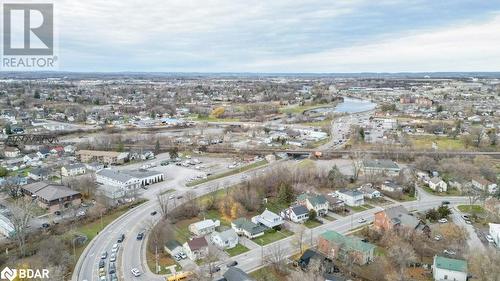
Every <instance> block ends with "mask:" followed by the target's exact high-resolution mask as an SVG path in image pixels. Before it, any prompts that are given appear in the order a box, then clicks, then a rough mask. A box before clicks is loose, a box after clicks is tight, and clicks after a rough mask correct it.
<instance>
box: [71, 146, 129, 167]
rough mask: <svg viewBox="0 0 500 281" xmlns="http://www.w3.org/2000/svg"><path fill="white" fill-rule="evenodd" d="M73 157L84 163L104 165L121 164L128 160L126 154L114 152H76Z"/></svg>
mask: <svg viewBox="0 0 500 281" xmlns="http://www.w3.org/2000/svg"><path fill="white" fill-rule="evenodd" d="M75 155H76V158H77V159H78V161H81V162H85V163H89V162H99V163H102V164H105V165H119V164H123V163H125V162H126V161H127V159H128V153H127V152H115V151H98V150H78V151H77V152H76V153H75Z"/></svg>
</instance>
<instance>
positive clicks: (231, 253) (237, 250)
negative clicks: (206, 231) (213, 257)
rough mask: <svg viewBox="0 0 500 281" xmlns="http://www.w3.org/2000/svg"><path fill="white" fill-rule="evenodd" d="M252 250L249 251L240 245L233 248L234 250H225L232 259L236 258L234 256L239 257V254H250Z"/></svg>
mask: <svg viewBox="0 0 500 281" xmlns="http://www.w3.org/2000/svg"><path fill="white" fill-rule="evenodd" d="M249 250H250V249H248V248H247V247H245V246H243V245H241V244H238V245H236V247H234V248H232V249H226V250H224V251H225V252H226V253H227V254H228V255H229V256H230V257H234V256H237V255H239V254H243V253H245V252H248V251H249Z"/></svg>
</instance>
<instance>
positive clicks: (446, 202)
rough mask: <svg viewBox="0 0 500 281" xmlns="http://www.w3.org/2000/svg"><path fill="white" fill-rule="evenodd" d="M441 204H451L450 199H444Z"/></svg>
mask: <svg viewBox="0 0 500 281" xmlns="http://www.w3.org/2000/svg"><path fill="white" fill-rule="evenodd" d="M441 205H450V201H442V202H441Z"/></svg>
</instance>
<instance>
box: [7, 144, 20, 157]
mask: <svg viewBox="0 0 500 281" xmlns="http://www.w3.org/2000/svg"><path fill="white" fill-rule="evenodd" d="M3 153H4V155H5V157H7V158H16V157H17V156H19V153H20V151H19V149H18V148H17V147H12V146H7V147H5V149H4V152H3Z"/></svg>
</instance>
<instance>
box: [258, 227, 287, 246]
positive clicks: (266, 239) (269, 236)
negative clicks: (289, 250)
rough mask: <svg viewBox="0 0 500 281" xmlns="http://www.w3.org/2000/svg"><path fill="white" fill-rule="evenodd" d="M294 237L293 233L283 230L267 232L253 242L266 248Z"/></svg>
mask: <svg viewBox="0 0 500 281" xmlns="http://www.w3.org/2000/svg"><path fill="white" fill-rule="evenodd" d="M292 235H293V232H291V231H290V230H287V229H283V230H280V231H276V230H267V231H266V232H265V233H264V235H263V236H261V237H257V238H255V239H254V240H253V241H254V242H255V243H257V244H259V245H261V246H264V245H267V244H269V243H273V242H276V241H278V240H281V239H283V238H286V237H288V236H292Z"/></svg>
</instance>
